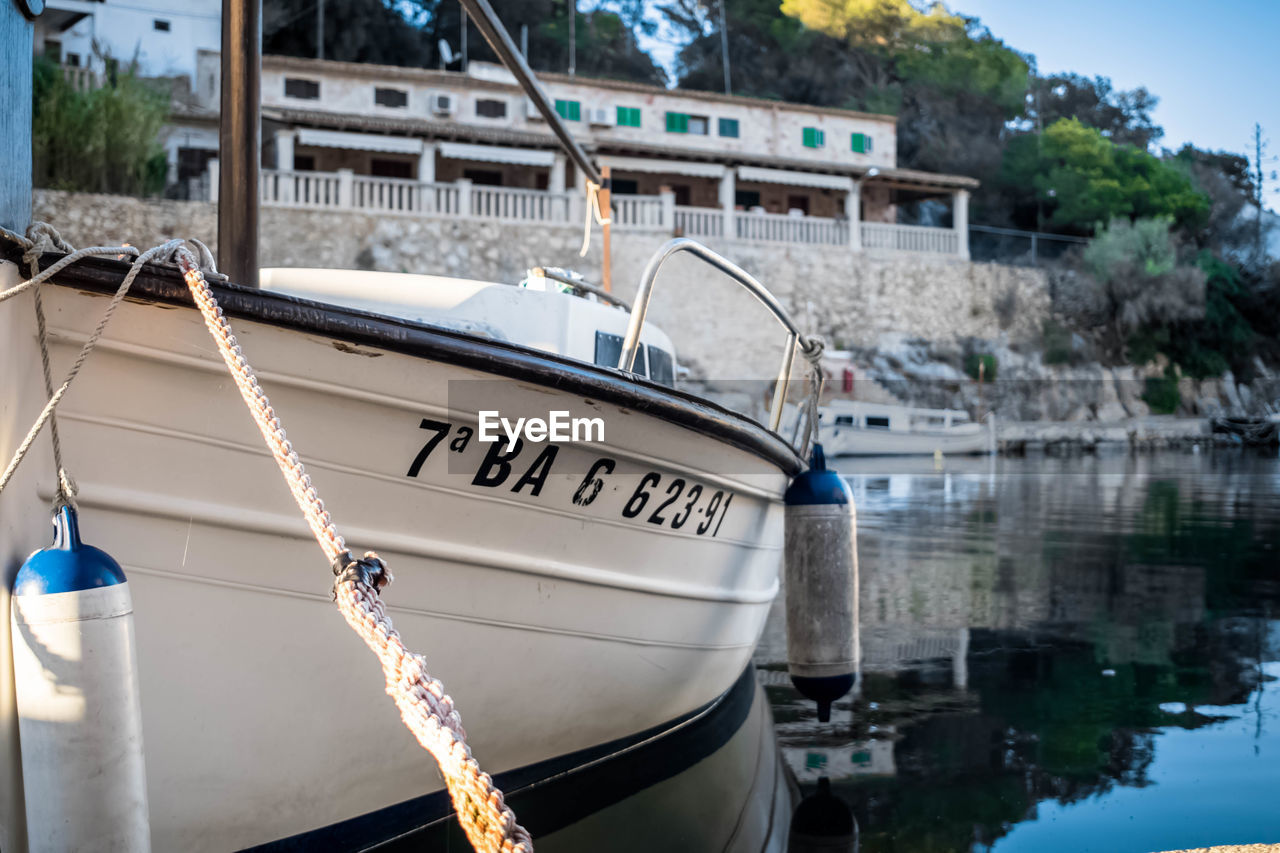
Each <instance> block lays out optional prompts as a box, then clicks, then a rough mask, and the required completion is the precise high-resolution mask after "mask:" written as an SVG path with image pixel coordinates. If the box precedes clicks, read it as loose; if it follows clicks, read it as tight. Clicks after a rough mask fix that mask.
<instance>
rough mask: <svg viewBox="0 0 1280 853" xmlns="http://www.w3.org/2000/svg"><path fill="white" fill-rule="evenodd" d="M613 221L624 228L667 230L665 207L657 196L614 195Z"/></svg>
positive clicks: (667, 220) (667, 222)
mask: <svg viewBox="0 0 1280 853" xmlns="http://www.w3.org/2000/svg"><path fill="white" fill-rule="evenodd" d="M612 201H613V221H614V222H616V223H617V224H618V225H619V226H621V227H624V228H651V229H667V228H670V227H671V221H670V219H668V217H667V205H665V204H664V203H663V199H662V196H657V195H614V196H613V198H612Z"/></svg>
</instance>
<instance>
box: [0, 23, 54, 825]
mask: <svg viewBox="0 0 1280 853" xmlns="http://www.w3.org/2000/svg"><path fill="white" fill-rule="evenodd" d="M43 8H44V4H43V3H31V2H27V0H15V2H8V3H0V57H4V59H3V61H0V66H3V68H4V85H3V86H0V163H3V164H4V168H3V169H0V225H3V226H4V227H6V228H8V229H10V230H13V231H17V232H18V233H19V234H22V233H24V232H26V230H27V226H28V225H29V224H31V32H32V26H31V21H32V20H33V19H34V18H35V16H36V15H38V14H39V13H40V10H41V9H43ZM3 840H4V835H3V833H0V842H3Z"/></svg>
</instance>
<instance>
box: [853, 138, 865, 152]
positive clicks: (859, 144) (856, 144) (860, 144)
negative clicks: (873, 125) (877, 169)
mask: <svg viewBox="0 0 1280 853" xmlns="http://www.w3.org/2000/svg"><path fill="white" fill-rule="evenodd" d="M853 151H854V153H855V154H866V153H867V136H866V134H865V133H855V134H854V135H853Z"/></svg>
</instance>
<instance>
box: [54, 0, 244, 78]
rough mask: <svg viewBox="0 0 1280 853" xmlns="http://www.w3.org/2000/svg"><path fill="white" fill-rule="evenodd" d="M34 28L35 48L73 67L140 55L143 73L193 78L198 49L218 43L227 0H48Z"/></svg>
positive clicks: (91, 68) (99, 68)
mask: <svg viewBox="0 0 1280 853" xmlns="http://www.w3.org/2000/svg"><path fill="white" fill-rule="evenodd" d="M35 27H36V31H35V51H36V53H37V54H38V55H43V56H46V57H48V58H50V59H52V60H53V61H55V62H58V63H61V64H62V65H64V66H66V67H69V68H82V69H85V71H86V72H90V73H92V72H97V73H101V72H103V71H105V70H106V68H105V63H106V62H107V61H108V60H112V61H115V62H119V63H129V62H132V61H134V60H135V59H136V60H137V62H138V67H139V69H140V71H141V73H142V74H143V75H144V76H147V77H186V78H191V77H192V76H193V75H194V74H195V71H196V52H197V51H199V50H217V49H218V48H219V45H220V43H221V39H222V2H221V0H181V2H177V3H175V2H173V0H48V2H47V3H46V4H45V10H44V13H43V14H41V15H40V17H38V18H36V23H35Z"/></svg>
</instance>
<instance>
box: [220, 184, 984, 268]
mask: <svg viewBox="0 0 1280 853" xmlns="http://www.w3.org/2000/svg"><path fill="white" fill-rule="evenodd" d="M204 185H205V186H207V187H208V188H209V189H210V191H211V192H210V196H211V200H213V201H217V198H216V195H215V193H216V187H217V185H218V174H217V161H216V160H214V161H211V163H210V171H209V174H208V175H207V176H206V180H205V181H204ZM262 203H263V204H266V205H273V206H278V207H293V208H305V209H312V210H355V211H361V212H367V213H376V214H381V215H387V214H390V215H402V216H450V217H462V218H472V219H490V220H497V221H500V222H533V223H546V224H561V225H580V224H581V221H582V219H581V217H582V216H583V207H582V205H583V204H584V201H583V200H582V199H580V198H578V197H577V196H576V195H575V194H574V193H572V192H565V193H554V192H547V191H544V190H527V189H517V188H514V187H490V186H475V185H473V184H472V183H471V182H470V181H467V180H460V181H457V182H454V183H425V182H422V181H414V180H406V179H402V178H376V177H372V176H370V175H355V174H353V173H351V172H350V171H346V170H343V171H339V172H298V171H292V172H282V171H279V170H275V169H264V170H263V171H262ZM612 220H613V224H614V225H615V226H617V227H618V228H620V229H624V230H650V231H661V232H666V233H668V234H672V233H678V234H684V235H686V236H690V237H698V238H709V239H724V238H725V236H726V235H725V233H724V230H725V223H726V220H725V212H724V211H723V210H722V209H721V208H711V207H690V206H687V205H677V204H675V199H674V194H672V193H666V194H663V195H656V196H643V195H615V196H613V212H612ZM730 221H732V223H733V226H734V233H733V234H732V235H730V239H737V240H742V241H746V242H753V243H754V242H764V243H789V244H798V245H807V246H843V247H851V241H850V236H851V235H850V230H849V222H848V221H847V220H844V219H825V218H822V217H816V216H791V215H781V214H776V213H752V212H744V211H736V212H734V214H733V218H732V220H730ZM858 236H859V237H860V238H861V241H860V248H862V249H874V250H883V249H887V250H892V251H899V252H923V253H929V254H938V255H953V256H964V257H967V244H962V242H961V235H960V233H959V232H957V231H956V230H954V229H951V228H930V227H925V226H918V225H895V224H889V223H879V222H863V223H861V225H860V228H859V230H858Z"/></svg>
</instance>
